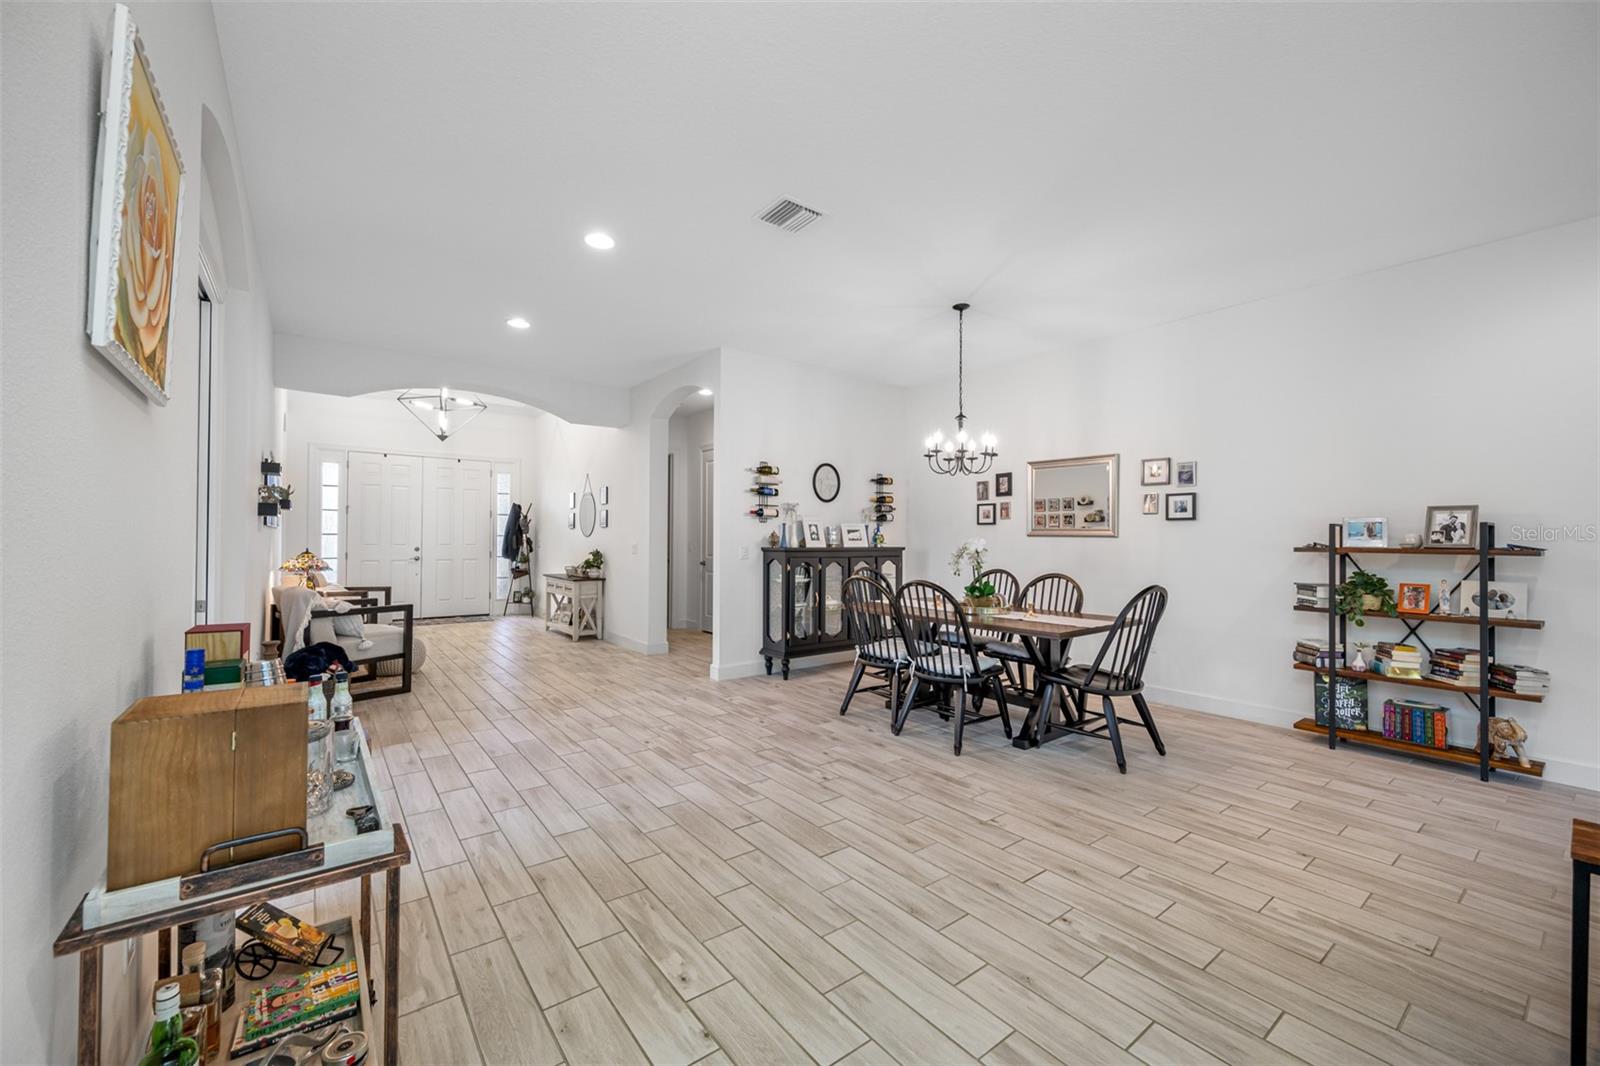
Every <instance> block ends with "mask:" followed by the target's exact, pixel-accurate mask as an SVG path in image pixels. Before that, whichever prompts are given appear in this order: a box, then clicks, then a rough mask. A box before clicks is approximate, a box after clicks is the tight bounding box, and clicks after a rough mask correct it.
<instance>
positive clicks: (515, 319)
mask: <svg viewBox="0 0 1600 1066" xmlns="http://www.w3.org/2000/svg"><path fill="white" fill-rule="evenodd" d="M506 325H508V326H510V327H511V328H512V329H527V328H528V327H529V326H531V325H533V323H532V322H529V321H528V320H527V319H525V318H523V317H522V316H521V315H512V316H511V317H510V318H508V319H506Z"/></svg>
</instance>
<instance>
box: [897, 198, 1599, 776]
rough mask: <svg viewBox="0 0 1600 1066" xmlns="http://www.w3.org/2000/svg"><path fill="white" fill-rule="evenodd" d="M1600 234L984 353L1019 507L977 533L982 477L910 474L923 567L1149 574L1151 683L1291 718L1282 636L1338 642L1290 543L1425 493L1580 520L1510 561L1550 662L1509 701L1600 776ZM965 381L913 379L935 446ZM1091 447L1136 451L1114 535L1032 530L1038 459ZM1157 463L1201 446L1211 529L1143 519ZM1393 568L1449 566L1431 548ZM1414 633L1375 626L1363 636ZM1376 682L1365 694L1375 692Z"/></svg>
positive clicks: (1520, 658)
mask: <svg viewBox="0 0 1600 1066" xmlns="http://www.w3.org/2000/svg"><path fill="white" fill-rule="evenodd" d="M1596 239H1597V231H1596V223H1595V221H1594V220H1592V219H1591V220H1588V221H1585V222H1580V223H1575V224H1572V225H1568V226H1563V227H1559V228H1556V229H1552V230H1546V231H1542V232H1539V233H1534V234H1530V235H1527V236H1524V237H1519V238H1516V239H1513V240H1507V241H1503V242H1500V243H1497V244H1492V245H1487V246H1481V247H1477V248H1472V249H1469V250H1466V251H1462V252H1458V253H1455V254H1451V255H1446V256H1440V257H1437V258H1433V259H1428V260H1424V261H1422V262H1418V263H1412V264H1408V265H1405V266H1399V267H1395V268H1392V269H1389V270H1383V271H1378V272H1375V273H1372V274H1366V275H1362V276H1360V277H1355V278H1350V279H1346V280H1343V281H1339V282H1335V283H1333V284H1329V285H1323V286H1320V287H1317V288H1313V289H1307V290H1302V291H1299V292H1293V293H1289V294H1286V295H1283V296H1279V297H1275V298H1272V299H1267V300H1262V301H1259V302H1256V303H1252V304H1247V305H1244V306H1240V307H1234V308H1229V309H1226V310H1222V311H1217V312H1215V313H1212V314H1207V315H1202V316H1200V317H1197V318H1192V319H1188V320H1185V321H1182V322H1177V323H1174V324H1171V325H1168V326H1163V327H1159V328H1155V329H1150V330H1145V331H1142V332H1139V333H1135V334H1132V335H1128V336H1124V337H1121V338H1117V339H1114V340H1111V341H1107V342H1105V343H1102V344H1099V345H1096V346H1094V347H1091V348H1088V349H1085V350H1082V351H1078V352H1072V353H1064V354H1062V355H1060V356H1058V357H1051V358H1044V359H1036V360H1032V361H1029V362H1026V363H1020V364H1010V365H1007V366H1006V367H1004V369H1003V370H1000V371H995V372H987V371H980V372H978V373H974V372H973V367H972V363H971V361H970V360H969V365H968V374H967V410H968V411H969V413H970V414H971V416H972V419H973V421H972V423H971V425H973V426H975V427H976V428H978V429H982V428H984V427H986V426H987V427H993V428H994V430H995V431H996V432H997V434H998V435H999V437H1000V451H1001V456H1002V460H1001V462H1000V464H999V467H998V469H1002V470H1011V471H1013V472H1014V473H1015V475H1016V486H1017V488H1016V491H1017V493H1018V495H1017V496H1016V497H1015V499H1016V500H1018V501H1019V507H1018V509H1017V515H1016V517H1014V518H1013V519H1012V521H1011V522H1010V523H1009V524H1001V525H998V526H994V527H983V529H982V530H981V531H980V529H979V527H977V526H976V525H975V524H974V512H973V502H974V500H973V494H974V490H973V486H972V484H971V481H970V479H964V478H963V479H958V480H951V479H948V478H940V477H936V476H934V475H933V474H931V473H929V472H928V471H927V470H926V468H925V467H924V468H923V469H922V471H921V472H920V473H919V474H916V475H915V476H913V477H912V478H910V481H911V483H912V486H913V488H914V490H915V491H914V493H913V494H911V500H912V504H913V506H912V510H911V514H910V518H911V521H912V523H913V528H914V529H915V530H916V532H917V534H918V536H917V538H916V540H915V542H914V547H915V549H916V550H915V551H914V552H913V553H911V555H910V558H909V560H908V562H909V564H910V565H909V566H908V569H909V570H910V571H911V572H912V573H915V574H919V575H925V576H931V577H932V578H934V579H936V580H944V581H947V580H949V573H948V569H947V567H946V566H945V559H946V557H947V555H948V553H949V552H950V551H951V550H953V548H954V546H955V545H956V544H957V543H958V542H959V541H960V540H961V539H962V538H964V537H967V536H972V535H976V534H979V533H980V532H981V533H982V534H983V535H985V536H987V537H988V539H989V540H990V542H991V544H992V545H993V546H994V550H993V553H992V562H993V565H996V566H1003V567H1006V568H1008V569H1011V570H1014V571H1015V572H1016V573H1017V574H1018V576H1019V577H1022V578H1023V579H1024V580H1025V579H1026V578H1027V577H1029V576H1031V575H1034V574H1037V573H1039V572H1042V571H1045V570H1054V569H1059V570H1064V571H1067V572H1068V573H1071V574H1073V575H1074V576H1076V577H1077V578H1079V579H1080V580H1081V581H1082V583H1083V586H1084V590H1085V594H1086V604H1087V606H1088V608H1089V609H1091V610H1098V611H1112V610H1115V609H1116V608H1118V607H1120V606H1121V605H1122V603H1123V602H1125V601H1126V599H1127V598H1128V597H1129V596H1131V595H1132V594H1133V593H1134V592H1135V591H1137V590H1138V589H1139V588H1141V587H1142V586H1144V585H1146V584H1149V583H1151V582H1159V583H1161V584H1163V585H1165V586H1166V587H1167V588H1168V590H1169V591H1170V593H1171V602H1170V605H1169V607H1168V612H1167V616H1166V620H1165V621H1164V622H1163V623H1162V631H1161V634H1160V636H1159V637H1158V638H1157V644H1156V648H1155V653H1154V655H1153V656H1152V659H1151V664H1150V669H1149V674H1148V679H1149V681H1150V682H1151V684H1152V685H1153V686H1154V687H1155V689H1156V692H1155V695H1156V696H1158V697H1159V698H1160V699H1162V700H1164V701H1167V702H1170V703H1174V704H1177V705H1180V706H1186V707H1193V708H1197V709H1200V710H1206V711H1213V712H1215V713H1219V714H1225V715H1230V716H1236V717H1243V718H1250V719H1254V720H1258V721H1265V722H1271V723H1275V724H1279V725H1287V724H1288V723H1290V722H1292V721H1293V720H1294V719H1296V718H1299V717H1304V716H1305V715H1306V713H1307V708H1308V707H1309V706H1310V702H1311V685H1310V681H1309V679H1308V678H1307V677H1306V676H1305V675H1302V674H1296V673H1293V672H1292V671H1291V670H1290V669H1289V665H1288V664H1289V661H1290V645H1291V644H1292V643H1293V641H1294V640H1295V639H1296V638H1297V637H1299V636H1315V635H1317V634H1318V633H1319V632H1323V633H1325V627H1322V628H1319V622H1318V619H1317V618H1316V616H1313V615H1297V614H1294V613H1292V612H1291V611H1290V610H1289V603H1290V600H1291V596H1292V589H1291V584H1292V582H1294V581H1317V580H1326V568H1325V567H1320V566H1319V561H1318V559H1317V558H1315V557H1308V556H1303V555H1302V556H1297V555H1294V554H1292V553H1291V551H1290V549H1291V548H1292V547H1293V546H1294V545H1297V544H1303V543H1305V542H1307V541H1312V540H1325V539H1326V537H1327V524H1328V523H1329V522H1330V521H1336V520H1338V519H1339V518H1340V517H1342V516H1346V515H1350V516H1356V515H1360V516H1371V515H1383V516H1387V517H1388V518H1389V520H1390V523H1391V529H1392V531H1393V533H1392V535H1393V536H1396V537H1398V535H1399V534H1401V533H1404V532H1407V531H1420V529H1421V527H1422V520H1423V509H1424V507H1425V506H1426V505H1428V504H1430V503H1445V504H1453V503H1477V504H1480V505H1481V507H1482V511H1481V516H1482V517H1483V518H1484V519H1485V520H1489V521H1494V522H1496V523H1497V524H1498V527H1499V529H1498V533H1499V536H1500V538H1501V539H1502V540H1509V539H1511V537H1512V532H1513V527H1514V526H1516V525H1519V524H1520V525H1528V526H1541V527H1546V528H1550V529H1556V530H1559V529H1563V528H1565V527H1569V526H1570V527H1577V528H1578V529H1579V530H1581V531H1582V533H1581V535H1580V536H1578V537H1570V536H1564V537H1560V538H1559V539H1555V540H1553V541H1548V542H1545V546H1546V547H1548V548H1549V549H1550V551H1549V554H1548V555H1547V556H1546V557H1545V558H1544V559H1543V560H1540V561H1537V562H1532V561H1524V560H1512V561H1502V562H1501V563H1500V564H1499V570H1498V576H1500V577H1501V578H1508V579H1526V580H1528V581H1529V582H1531V584H1532V590H1531V596H1532V611H1533V614H1534V615H1536V616H1538V617H1540V618H1543V619H1545V620H1546V622H1547V628H1546V629H1545V630H1544V631H1543V632H1537V633H1530V632H1522V631H1517V630H1502V631H1500V635H1499V654H1500V658H1501V660H1502V661H1511V662H1522V663H1531V664H1534V665H1540V666H1543V667H1546V668H1547V669H1549V670H1550V671H1551V674H1552V692H1551V695H1550V697H1549V699H1548V700H1547V701H1546V703H1545V704H1543V705H1533V704H1506V703H1502V704H1501V709H1502V712H1503V713H1508V714H1514V715H1515V716H1516V717H1517V718H1518V719H1519V720H1520V721H1521V722H1522V723H1523V725H1524V726H1526V727H1527V729H1528V733H1529V737H1530V740H1529V744H1530V748H1531V751H1532V754H1534V755H1535V756H1536V757H1539V758H1543V759H1545V760H1547V761H1548V762H1549V763H1550V768H1549V772H1550V774H1551V776H1552V777H1554V778H1556V779H1560V780H1568V781H1574V782H1579V783H1584V784H1588V785H1590V786H1597V785H1600V725H1597V721H1596V718H1595V714H1594V708H1595V706H1596V705H1597V702H1600V700H1597V692H1596V671H1595V666H1594V652H1595V648H1596V646H1597V635H1600V634H1597V612H1596V607H1595V605H1596V603H1597V602H1600V589H1597V587H1596V570H1597V557H1600V544H1597V543H1596V541H1595V539H1594V538H1595V529H1596V522H1597V521H1600V515H1597V512H1600V503H1597V491H1600V471H1597V465H1596V464H1597V451H1600V443H1597V434H1596V415H1597V410H1596V399H1597V373H1600V371H1597V365H1600V360H1597V351H1600V340H1597V325H1596V322H1597V317H1596V316H1597V307H1596V293H1597V266H1596ZM970 325H971V323H969V326H970ZM978 325H979V326H980V327H981V321H980V322H979V323H978ZM974 333H977V334H979V335H980V336H981V329H980V330H972V329H970V328H969V331H968V337H969V339H970V338H972V337H973V335H974ZM969 347H970V345H969ZM952 386H953V382H949V381H945V382H941V383H939V384H938V385H934V386H928V387H925V388H922V389H919V390H918V391H917V392H916V394H915V397H914V402H913V403H912V405H911V411H912V415H911V425H912V428H913V429H914V430H915V436H917V438H918V439H919V440H920V439H921V437H922V435H924V434H925V433H927V432H928V431H930V430H931V429H932V428H933V427H935V426H939V425H944V424H945V423H946V422H947V421H948V414H949V411H950V404H951V400H952V399H953V396H952ZM1100 452H1118V453H1120V454H1121V456H1122V479H1121V486H1120V487H1121V508H1120V520H1121V531H1122V532H1121V536H1120V537H1118V538H1116V539H1100V538H1059V539H1058V538H1029V537H1026V536H1025V535H1024V532H1025V525H1024V522H1025V516H1024V515H1023V513H1022V509H1023V506H1024V505H1023V504H1021V503H1020V501H1023V500H1024V499H1025V497H1024V495H1023V494H1024V493H1025V491H1026V484H1027V476H1026V474H1027V465H1026V463H1027V460H1030V459H1053V458H1060V457H1066V456H1075V455H1086V454H1094V453H1100ZM1155 456H1169V457H1171V458H1172V459H1173V460H1174V461H1175V462H1176V461H1181V460H1191V459H1192V460H1195V461H1197V462H1198V463H1199V471H1198V474H1199V476H1198V480H1197V484H1196V487H1195V491H1196V492H1197V493H1198V494H1199V495H1198V504H1199V507H1198V516H1199V517H1198V520H1197V521H1195V522H1192V523H1178V522H1167V521H1165V520H1163V519H1162V518H1160V517H1153V516H1145V515H1142V514H1140V510H1139V504H1140V494H1141V492H1143V491H1144V490H1143V489H1142V488H1141V486H1140V484H1139V480H1140V478H1139V463H1140V460H1141V459H1143V458H1146V457H1155ZM1161 491H1166V490H1164V489H1163V490H1161ZM1446 569H1448V568H1446ZM1384 573H1385V576H1386V577H1388V578H1389V579H1390V580H1391V581H1397V580H1413V579H1415V580H1427V579H1428V578H1429V577H1431V578H1432V579H1433V580H1434V581H1435V583H1436V582H1437V580H1438V578H1439V577H1440V576H1442V574H1441V568H1440V567H1439V565H1438V564H1433V565H1420V564H1419V565H1404V566H1402V565H1394V566H1391V567H1389V568H1387V569H1386V570H1385V572H1384ZM1456 628H1458V627H1444V626H1438V625H1435V626H1432V627H1429V628H1427V629H1425V630H1424V631H1423V636H1424V637H1426V638H1427V639H1428V640H1429V641H1430V643H1434V646H1436V647H1437V646H1440V645H1441V644H1442V645H1446V646H1448V645H1452V644H1473V643H1475V642H1476V634H1475V632H1473V630H1472V629H1470V628H1469V627H1459V629H1460V631H1459V632H1451V631H1450V630H1452V629H1456ZM1352 632H1362V631H1358V630H1354V629H1353V628H1352ZM1402 632H1403V630H1402V629H1400V628H1398V627H1397V626H1396V624H1395V623H1392V622H1380V623H1375V624H1369V625H1368V626H1367V627H1366V630H1365V633H1363V636H1364V637H1365V639H1369V640H1382V639H1398V637H1399V636H1400V635H1401V633H1402ZM1367 634H1370V636H1367ZM1352 639H1355V638H1352ZM1085 650H1086V651H1087V650H1088V649H1085ZM1385 691H1386V690H1384V689H1383V688H1382V687H1381V686H1374V687H1373V690H1372V698H1373V701H1374V704H1376V703H1379V702H1381V700H1382V699H1383V698H1384V695H1383V694H1384V692H1385ZM1387 691H1399V690H1393V689H1391V690H1387ZM1443 702H1447V703H1460V704H1461V706H1462V707H1463V708H1467V704H1466V703H1465V701H1460V700H1455V699H1454V698H1450V699H1447V700H1445V701H1443ZM1471 729H1472V719H1471V718H1470V717H1469V714H1468V713H1467V712H1466V711H1458V712H1457V713H1455V714H1454V715H1453V716H1452V720H1451V730H1452V733H1453V734H1456V735H1459V736H1470V735H1472V734H1471V732H1470V731H1471Z"/></svg>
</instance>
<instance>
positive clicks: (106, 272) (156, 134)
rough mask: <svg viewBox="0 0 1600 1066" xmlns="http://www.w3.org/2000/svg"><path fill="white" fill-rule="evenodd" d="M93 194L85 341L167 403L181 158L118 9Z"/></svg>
mask: <svg viewBox="0 0 1600 1066" xmlns="http://www.w3.org/2000/svg"><path fill="white" fill-rule="evenodd" d="M114 17H115V26H114V28H113V35H112V49H111V55H110V57H109V59H108V60H107V62H108V63H109V64H110V72H111V74H112V76H111V77H110V78H108V79H107V82H108V83H109V89H108V93H107V100H106V101H105V121H104V124H103V128H102V130H101V144H100V156H99V160H98V173H97V174H96V189H95V197H96V199H95V211H94V214H95V219H94V229H95V232H94V257H93V263H92V269H93V277H92V278H91V286H92V288H91V291H90V298H89V335H90V340H91V342H92V343H93V344H94V346H95V347H97V348H99V349H100V351H101V352H103V353H104V354H105V355H106V356H107V357H108V358H110V359H111V361H112V362H113V363H115V364H116V365H117V367H118V369H120V370H121V371H122V372H123V373H124V374H126V375H127V376H128V377H129V378H130V379H132V380H133V381H134V383H135V384H137V385H139V386H140V387H141V388H143V389H144V390H145V392H146V393H148V394H149V395H150V396H151V397H152V398H153V399H155V400H157V401H158V402H161V403H165V402H166V399H167V354H168V349H169V346H170V344H171V329H170V326H171V321H172V289H173V285H174V283H175V276H174V275H175V269H176V260H177V253H178V219H179V217H180V215H181V212H182V202H183V161H182V158H181V157H180V156H179V154H178V148H177V145H176V144H175V143H174V142H173V136H172V129H171V127H170V126H169V125H168V124H167V116H166V111H165V110H164V109H163V107H162V104H161V95H160V93H159V92H158V91H157V89H156V83H155V79H154V77H153V76H152V74H151V72H150V67H149V60H148V57H147V56H146V55H145V51H144V47H143V45H142V44H141V43H140V41H139V37H138V32H137V30H136V29H135V28H134V25H133V21H132V19H131V17H130V16H129V15H128V9H127V8H126V7H125V6H123V5H121V4H119V5H117V8H116V14H115V16H114Z"/></svg>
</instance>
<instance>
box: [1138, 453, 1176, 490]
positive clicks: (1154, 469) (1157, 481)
mask: <svg viewBox="0 0 1600 1066" xmlns="http://www.w3.org/2000/svg"><path fill="white" fill-rule="evenodd" d="M1139 469H1140V472H1141V476H1140V479H1139V484H1141V485H1170V484H1172V460H1171V458H1167V459H1146V460H1145V461H1144V462H1142V463H1140V464H1139Z"/></svg>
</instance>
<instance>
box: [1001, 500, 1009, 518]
mask: <svg viewBox="0 0 1600 1066" xmlns="http://www.w3.org/2000/svg"><path fill="white" fill-rule="evenodd" d="M1010 518H1011V501H1010V500H1001V501H1000V521H1002V522H1005V521H1009V520H1010Z"/></svg>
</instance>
